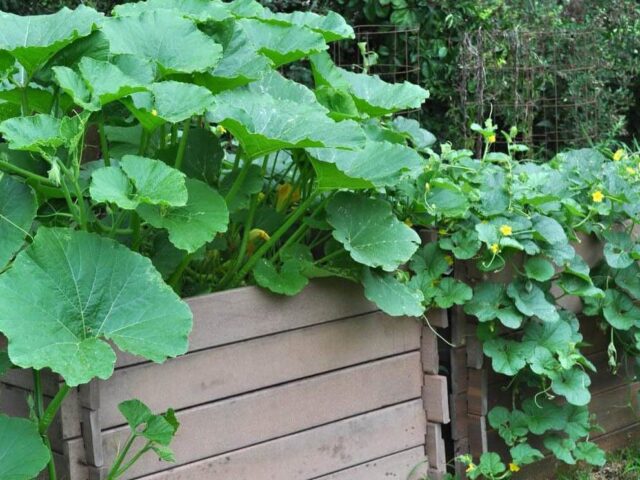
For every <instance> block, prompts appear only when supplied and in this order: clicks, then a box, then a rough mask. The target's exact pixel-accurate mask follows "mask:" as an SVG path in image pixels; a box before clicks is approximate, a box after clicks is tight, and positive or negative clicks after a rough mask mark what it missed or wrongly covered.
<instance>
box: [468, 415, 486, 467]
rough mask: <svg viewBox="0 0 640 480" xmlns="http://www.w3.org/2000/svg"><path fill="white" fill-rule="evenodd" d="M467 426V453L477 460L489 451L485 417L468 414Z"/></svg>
mask: <svg viewBox="0 0 640 480" xmlns="http://www.w3.org/2000/svg"><path fill="white" fill-rule="evenodd" d="M467 425H468V428H469V437H468V438H469V453H471V455H473V456H474V457H476V458H477V457H479V456H480V455H482V454H483V453H485V452H487V451H488V450H489V447H488V441H487V417H485V416H478V415H472V414H469V415H468V416H467Z"/></svg>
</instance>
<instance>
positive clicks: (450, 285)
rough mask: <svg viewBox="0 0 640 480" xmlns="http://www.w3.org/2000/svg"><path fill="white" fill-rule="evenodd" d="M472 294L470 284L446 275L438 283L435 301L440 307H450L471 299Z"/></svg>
mask: <svg viewBox="0 0 640 480" xmlns="http://www.w3.org/2000/svg"><path fill="white" fill-rule="evenodd" d="M472 296H473V290H471V287H470V286H468V285H466V284H464V283H463V282H459V281H457V280H454V279H453V278H450V277H448V278H443V279H442V281H441V282H440V283H439V284H438V287H437V289H436V295H435V301H436V305H437V306H438V307H440V308H451V307H452V306H454V305H462V304H463V303H465V302H466V301H468V300H471V297H472Z"/></svg>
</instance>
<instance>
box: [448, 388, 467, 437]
mask: <svg viewBox="0 0 640 480" xmlns="http://www.w3.org/2000/svg"><path fill="white" fill-rule="evenodd" d="M449 407H450V409H451V437H452V438H453V439H454V440H458V439H460V438H466V437H467V435H468V432H467V413H468V406H467V395H466V393H460V394H458V395H453V394H452V395H450V396H449Z"/></svg>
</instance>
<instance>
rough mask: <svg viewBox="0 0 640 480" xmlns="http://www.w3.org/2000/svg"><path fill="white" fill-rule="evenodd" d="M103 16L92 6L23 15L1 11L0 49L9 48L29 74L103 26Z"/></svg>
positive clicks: (6, 49)
mask: <svg viewBox="0 0 640 480" xmlns="http://www.w3.org/2000/svg"><path fill="white" fill-rule="evenodd" d="M102 21H103V16H102V15H101V14H99V13H98V12H96V11H95V10H94V9H92V8H88V7H85V6H83V5H81V6H79V7H78V8H76V9H75V10H69V9H68V8H63V9H62V10H60V11H58V12H57V13H54V14H52V15H32V16H20V15H13V14H10V13H4V12H0V52H1V51H7V52H9V53H10V54H11V55H13V57H14V58H15V59H16V60H18V61H19V62H20V64H21V65H22V66H23V67H24V68H25V70H26V71H27V74H28V75H29V76H31V75H33V74H34V73H35V72H36V71H37V70H38V69H39V68H40V67H41V66H43V65H44V64H45V63H46V62H47V61H48V60H49V59H50V58H51V57H52V56H53V55H55V54H56V53H57V52H59V51H60V50H62V49H63V48H64V47H66V46H67V45H69V44H70V43H72V42H73V41H74V40H76V39H78V38H81V37H86V36H87V35H89V34H90V33H91V32H92V31H93V29H94V28H95V27H96V26H98V25H100V24H101V23H102Z"/></svg>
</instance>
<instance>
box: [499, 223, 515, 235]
mask: <svg viewBox="0 0 640 480" xmlns="http://www.w3.org/2000/svg"><path fill="white" fill-rule="evenodd" d="M500 233H501V234H502V235H504V236H505V237H508V236H509V235H511V234H512V233H513V229H512V228H511V227H510V226H509V225H502V226H501V227H500Z"/></svg>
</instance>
